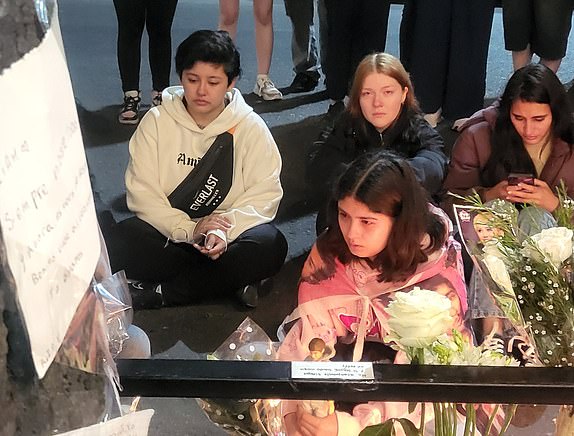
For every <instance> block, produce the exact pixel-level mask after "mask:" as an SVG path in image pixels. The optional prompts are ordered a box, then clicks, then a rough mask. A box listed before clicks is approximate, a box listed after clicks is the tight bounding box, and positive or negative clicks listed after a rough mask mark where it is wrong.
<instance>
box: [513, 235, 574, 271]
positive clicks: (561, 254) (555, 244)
mask: <svg viewBox="0 0 574 436" xmlns="http://www.w3.org/2000/svg"><path fill="white" fill-rule="evenodd" d="M573 234H574V232H572V230H570V229H567V228H566V227H551V228H549V229H544V230H542V231H541V232H540V233H537V234H536V235H534V236H532V238H531V239H528V240H526V241H524V242H523V244H522V245H523V247H524V248H523V249H522V254H523V255H524V256H526V257H530V258H535V259H539V258H540V255H539V253H538V251H537V250H536V248H535V247H534V246H533V244H535V245H536V246H537V247H538V249H539V250H540V251H541V252H542V253H544V255H545V256H546V257H547V258H548V260H549V261H550V262H552V264H553V265H554V266H555V267H556V268H559V267H560V265H561V264H562V262H564V261H565V260H566V259H568V258H569V257H570V256H572V250H573V244H572V236H573Z"/></svg>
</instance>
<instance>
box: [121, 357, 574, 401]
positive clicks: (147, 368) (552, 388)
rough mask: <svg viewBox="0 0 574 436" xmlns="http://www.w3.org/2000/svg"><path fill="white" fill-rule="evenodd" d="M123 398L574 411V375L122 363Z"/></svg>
mask: <svg viewBox="0 0 574 436" xmlns="http://www.w3.org/2000/svg"><path fill="white" fill-rule="evenodd" d="M117 363H118V370H119V373H120V380H121V383H122V386H123V392H122V395H126V396H135V395H141V396H145V397H178V398H184V397H187V398H285V399H332V400H345V401H353V402H364V401H376V400H378V401H383V400H385V401H417V402H419V401H433V402H437V401H438V402H440V401H449V402H467V403H478V402H482V403H520V404H574V368H516V367H485V366H480V367H477V366H474V367H473V366H433V365H420V366H416V365H385V364H373V368H374V373H375V379H374V381H368V382H354V381H353V382H349V381H344V380H293V379H292V378H291V363H290V362H242V361H205V360H159V359H152V360H119V361H118V362H117Z"/></svg>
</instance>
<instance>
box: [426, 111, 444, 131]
mask: <svg viewBox="0 0 574 436" xmlns="http://www.w3.org/2000/svg"><path fill="white" fill-rule="evenodd" d="M423 118H424V119H425V120H426V121H427V123H429V124H430V126H431V127H432V128H433V129H434V128H435V127H436V126H437V124H438V123H440V122H441V121H442V108H440V109H439V110H438V111H436V112H435V113H432V114H424V115H423Z"/></svg>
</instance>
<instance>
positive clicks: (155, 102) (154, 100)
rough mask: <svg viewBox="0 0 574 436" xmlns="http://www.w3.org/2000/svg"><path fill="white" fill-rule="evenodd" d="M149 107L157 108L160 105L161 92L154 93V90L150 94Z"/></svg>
mask: <svg viewBox="0 0 574 436" xmlns="http://www.w3.org/2000/svg"><path fill="white" fill-rule="evenodd" d="M151 105H152V106H159V105H161V91H156V90H155V89H154V90H153V91H152V92H151Z"/></svg>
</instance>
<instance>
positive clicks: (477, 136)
mask: <svg viewBox="0 0 574 436" xmlns="http://www.w3.org/2000/svg"><path fill="white" fill-rule="evenodd" d="M573 143H574V119H573V117H572V110H571V109H570V105H569V103H568V99H567V97H566V92H565V90H564V86H562V84H561V83H560V81H559V80H558V78H557V77H556V75H555V74H554V73H553V72H552V71H551V70H550V69H549V68H547V67H546V66H544V65H542V64H530V65H527V66H525V67H523V68H521V69H519V70H517V71H516V72H515V73H514V74H513V75H512V77H511V78H510V80H509V81H508V84H507V85H506V88H505V90H504V93H503V94H502V97H501V98H500V100H499V101H498V103H497V104H495V105H493V106H491V107H489V108H486V109H484V110H481V111H479V112H477V113H476V114H474V115H473V116H472V117H471V118H470V119H469V120H468V121H467V123H466V125H465V126H464V127H463V130H462V133H461V134H460V136H459V138H458V139H457V141H456V143H455V145H454V148H453V150H452V156H451V161H450V164H449V173H448V176H447V178H446V179H445V182H444V184H443V188H444V193H445V194H444V197H443V201H442V204H441V206H442V208H443V209H444V210H445V211H446V212H447V213H448V214H449V215H451V216H453V215H454V212H453V207H452V204H453V202H461V200H458V199H456V198H455V197H453V196H451V195H448V192H452V193H456V194H459V195H463V196H464V195H469V194H472V192H473V191H476V192H477V193H478V194H479V195H480V197H481V199H482V201H483V202H485V203H486V202H488V201H491V200H494V199H502V200H507V201H509V202H512V203H516V204H518V205H520V207H521V209H522V210H521V212H520V214H519V216H518V225H519V226H520V228H521V229H522V231H523V232H524V233H525V234H533V233H537V232H539V231H540V230H541V229H544V228H548V227H552V226H554V225H556V222H555V220H554V218H553V216H552V212H553V211H554V210H555V209H556V207H557V206H558V204H559V199H558V196H557V195H556V191H555V190H556V187H557V186H559V185H560V182H561V181H563V182H564V184H565V185H566V187H567V189H568V195H569V196H570V197H573V196H574V155H573V153H572V147H573V146H572V144H573ZM488 292H489V291H488V290H487V289H486V287H485V285H484V283H483V282H482V277H481V276H480V274H476V273H474V272H473V274H472V275H471V277H470V283H469V294H468V295H469V312H470V316H471V318H475V319H480V322H479V323H478V325H475V327H479V329H478V330H477V334H478V336H479V340H480V336H481V334H480V332H481V330H482V337H483V338H485V339H484V341H485V342H486V341H488V342H489V343H490V344H489V345H490V346H491V347H492V348H493V349H497V350H498V351H500V352H505V351H508V345H507V344H508V343H510V342H509V341H508V338H509V336H511V335H512V334H513V333H512V327H511V326H509V325H508V322H507V320H506V319H505V318H506V316H505V314H504V312H503V311H501V310H500V309H499V308H498V307H497V306H496V304H495V303H494V302H493V299H492V298H491V297H490V296H489V295H488ZM514 344H515V345H514V347H517V346H518V345H519V343H518V342H516V341H514ZM519 355H520V354H519ZM522 356H523V358H522V360H523V363H528V356H527V355H525V354H524V353H522Z"/></svg>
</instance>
